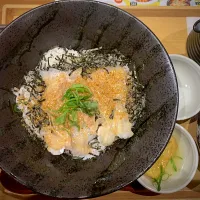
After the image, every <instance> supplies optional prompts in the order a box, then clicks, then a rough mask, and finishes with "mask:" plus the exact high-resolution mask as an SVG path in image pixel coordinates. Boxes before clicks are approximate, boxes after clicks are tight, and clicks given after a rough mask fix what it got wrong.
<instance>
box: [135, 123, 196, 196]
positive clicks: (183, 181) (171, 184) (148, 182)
mask: <svg viewBox="0 0 200 200" xmlns="http://www.w3.org/2000/svg"><path fill="white" fill-rule="evenodd" d="M173 134H174V133H173ZM175 136H176V138H177V142H178V145H179V147H180V149H181V152H182V153H181V157H182V158H183V160H182V162H183V164H182V167H181V169H180V170H179V171H178V172H176V173H175V174H173V175H172V176H170V177H169V178H168V179H167V180H165V181H162V183H161V190H160V191H157V190H156V188H155V186H154V185H153V182H152V179H151V178H149V177H148V176H146V175H143V176H141V177H140V178H139V179H138V181H139V183H140V184H141V185H143V186H144V187H145V188H147V189H149V190H151V191H153V192H156V193H173V192H177V191H179V190H181V189H183V188H184V187H186V186H187V185H188V184H189V183H190V181H191V180H192V179H193V177H194V175H195V173H196V170H197V167H198V162H199V156H198V151H197V147H196V144H195V142H194V140H193V138H192V136H191V135H190V134H189V133H188V132H187V131H186V130H185V129H184V128H183V127H182V126H180V125H178V124H176V125H175ZM178 140H179V141H178Z"/></svg>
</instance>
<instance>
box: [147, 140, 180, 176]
mask: <svg viewBox="0 0 200 200" xmlns="http://www.w3.org/2000/svg"><path fill="white" fill-rule="evenodd" d="M177 149H178V145H177V142H176V139H175V138H174V137H173V136H172V137H171V139H170V141H169V143H168V144H167V146H166V148H165V150H164V151H163V153H162V154H161V156H160V158H159V159H158V160H157V161H156V162H155V164H154V165H153V166H152V167H151V168H150V169H149V170H148V171H147V172H146V175H147V176H150V177H151V178H158V177H159V175H160V166H162V167H163V169H165V168H166V167H167V164H168V162H169V161H170V159H171V158H172V157H173V156H174V155H175V154H176V151H177Z"/></svg>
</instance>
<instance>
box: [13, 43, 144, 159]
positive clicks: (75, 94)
mask: <svg viewBox="0 0 200 200" xmlns="http://www.w3.org/2000/svg"><path fill="white" fill-rule="evenodd" d="M24 79H25V84H24V85H22V86H21V87H20V88H19V89H18V88H13V93H14V94H15V95H16V105H17V109H18V110H20V111H21V112H22V118H23V121H24V122H25V123H24V124H25V126H26V128H27V129H28V131H29V132H30V133H32V134H36V135H37V136H38V137H39V138H41V139H42V140H43V141H44V143H45V145H46V147H47V150H48V151H49V152H51V153H52V154H53V155H60V154H62V153H64V152H65V153H68V154H71V155H73V156H74V157H81V158H84V159H88V158H91V157H94V156H98V155H99V154H100V152H102V151H104V150H105V149H106V147H107V146H110V145H112V144H113V143H114V141H115V140H117V139H119V138H121V139H127V138H130V137H132V136H133V132H132V126H133V123H134V121H135V118H136V117H137V116H138V115H139V113H141V110H142V109H143V107H144V100H145V96H144V95H141V96H140V97H138V95H137V89H138V87H140V88H141V87H142V86H141V85H140V84H139V83H138V82H137V77H136V76H135V74H132V72H130V71H129V68H128V67H127V63H126V59H125V57H124V56H123V55H121V54H119V53H118V52H113V54H103V53H101V52H100V50H99V49H92V50H83V51H81V52H77V51H74V50H68V49H64V48H60V47H55V48H53V49H51V50H49V51H48V52H46V53H45V54H44V56H43V58H42V60H41V61H40V62H39V64H38V66H37V67H36V69H35V71H30V72H29V73H28V74H27V75H26V76H25V77H24ZM133 79H134V80H133ZM138 99H139V100H138Z"/></svg>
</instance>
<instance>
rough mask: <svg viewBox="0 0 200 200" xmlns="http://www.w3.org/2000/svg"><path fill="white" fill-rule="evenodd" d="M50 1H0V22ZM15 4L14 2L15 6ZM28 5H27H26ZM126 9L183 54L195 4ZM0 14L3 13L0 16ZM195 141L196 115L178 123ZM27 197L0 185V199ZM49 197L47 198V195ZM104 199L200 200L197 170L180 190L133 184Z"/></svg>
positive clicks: (198, 10) (198, 13)
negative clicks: (157, 191)
mask: <svg viewBox="0 0 200 200" xmlns="http://www.w3.org/2000/svg"><path fill="white" fill-rule="evenodd" d="M47 2H50V1H49V0H20V1H17V0H0V22H1V23H2V20H3V23H9V22H11V21H12V20H13V19H15V18H16V17H17V16H19V15H21V14H22V13H23V12H25V11H27V10H29V9H30V8H31V7H34V6H36V5H40V4H43V3H47ZM16 4H17V5H16ZM30 5H31V6H30ZM123 9H125V10H126V11H127V12H129V13H131V14H133V15H135V16H137V17H138V18H139V19H140V20H141V21H143V22H144V23H145V24H146V25H147V26H148V27H149V28H150V29H151V30H152V31H153V32H154V33H155V34H156V35H157V37H158V38H159V39H160V41H161V42H162V43H163V45H164V46H165V48H166V50H167V51H168V53H169V54H182V55H187V53H186V39H187V24H186V17H192V16H198V17H200V8H197V7H196V8H195V7H154V8H153V7H142V8H141V7H140V8H136V7H131V8H130V7H124V8H123ZM2 15H3V16H2ZM180 124H181V125H182V126H184V127H185V128H186V129H187V130H188V131H189V132H190V134H191V135H192V136H193V138H194V140H195V141H196V131H197V117H194V118H192V119H189V120H187V121H184V122H180ZM1 199H2V200H15V199H27V197H26V196H23V197H22V196H20V195H16V194H14V193H10V192H9V191H7V190H5V188H3V187H2V185H0V200H1ZM28 199H31V200H33V199H34V200H40V199H42V200H43V199H46V198H44V197H38V196H37V197H31V198H28ZM48 199H49V198H48ZM98 199H99V200H107V199H115V200H118V199H119V200H120V199H125V200H129V199H131V200H132V199H185V200H186V199H200V172H199V170H197V172H196V174H195V177H194V179H193V181H192V182H191V183H190V184H189V185H188V186H187V187H186V188H184V189H183V190H181V191H179V192H176V193H173V194H165V195H164V194H162V195H161V194H155V193H152V192H149V191H147V190H145V189H144V188H143V187H141V186H138V184H135V185H133V192H129V191H117V192H114V193H112V194H109V195H106V196H103V197H99V198H98Z"/></svg>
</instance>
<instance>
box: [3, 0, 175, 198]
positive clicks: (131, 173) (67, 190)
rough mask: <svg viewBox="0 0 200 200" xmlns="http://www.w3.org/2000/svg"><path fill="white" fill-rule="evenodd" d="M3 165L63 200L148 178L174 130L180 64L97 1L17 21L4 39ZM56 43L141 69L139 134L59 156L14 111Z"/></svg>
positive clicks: (44, 9) (42, 10) (51, 7)
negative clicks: (109, 54) (92, 152)
mask: <svg viewBox="0 0 200 200" xmlns="http://www.w3.org/2000/svg"><path fill="white" fill-rule="evenodd" d="M0 44H1V48H0V69H1V70H0V77H3V78H1V79H0V88H1V90H0V107H1V111H0V114H1V116H4V117H1V118H0V127H1V132H0V167H1V168H2V169H3V170H4V171H6V172H7V173H8V174H10V175H12V176H13V177H14V178H15V179H16V180H17V181H19V182H20V183H22V184H24V185H26V186H27V187H28V188H30V189H32V190H33V191H35V192H38V193H42V194H46V195H50V196H54V197H63V198H86V197H96V196H100V195H104V194H107V193H110V192H113V191H115V190H118V189H120V188H122V187H123V186H125V185H127V184H129V183H130V182H132V181H134V180H136V179H137V178H138V177H139V176H141V175H142V174H143V173H144V172H145V171H146V170H147V169H148V168H149V167H150V166H151V165H152V164H153V163H154V162H155V160H156V159H157V158H158V156H159V155H160V153H161V152H162V151H163V149H164V147H165V145H166V144H167V142H168V140H169V138H170V136H171V132H172V130H173V128H174V124H175V121H176V115H177V109H178V106H177V105H178V88H177V82H176V76H175V73H174V69H173V66H172V64H171V61H170V59H169V56H168V54H167V53H166V51H165V49H164V47H163V46H162V44H161V43H160V41H159V40H158V39H157V38H156V36H155V35H154V34H153V33H152V32H151V31H150V30H149V29H148V28H147V27H146V26H145V25H144V24H143V23H142V22H140V21H139V20H138V19H137V18H135V17H133V16H131V15H130V14H128V13H126V12H124V11H122V10H120V9H118V8H115V7H113V6H110V5H107V4H104V3H100V2H93V1H81V0H80V1H59V2H53V3H50V4H46V5H43V6H41V7H38V8H36V9H33V10H32V11H30V12H27V13H26V14H24V15H22V16H21V17H19V18H17V19H16V20H15V21H14V22H13V23H11V24H10V25H9V26H8V27H7V28H6V29H5V30H4V31H3V32H2V33H1V34H0ZM55 46H61V47H67V48H72V49H75V50H81V49H92V48H97V47H102V48H105V49H107V51H111V50H113V49H117V50H118V51H120V52H121V53H122V54H123V55H125V56H126V57H127V58H129V59H130V61H131V62H130V65H129V68H130V70H132V69H133V65H136V66H137V71H138V77H139V80H140V82H141V84H143V85H144V91H143V92H145V94H146V108H145V109H144V110H143V113H142V115H141V117H140V118H138V119H137V121H136V123H135V125H134V128H133V132H134V133H135V135H134V137H132V138H130V139H128V140H119V141H117V142H115V143H114V144H113V145H112V146H111V147H110V148H108V149H107V150H106V151H105V152H104V153H102V154H101V155H100V156H98V157H96V158H94V159H91V160H86V161H84V160H81V159H72V157H70V156H68V155H63V156H53V155H52V154H50V153H49V152H48V151H47V150H46V149H45V148H44V145H43V143H42V142H40V140H38V139H33V138H32V137H30V136H29V133H28V132H27V131H26V129H25V128H24V127H23V126H22V124H21V119H20V118H19V117H18V115H16V114H13V113H12V112H11V110H10V106H9V104H8V102H10V103H11V104H13V103H14V102H15V98H14V95H13V94H12V92H10V90H11V88H12V87H14V86H20V85H21V84H22V80H23V77H24V75H25V74H26V73H27V72H28V71H30V70H33V69H35V67H36V65H37V64H38V62H39V60H40V59H41V57H42V55H43V54H44V52H46V51H48V50H49V49H50V48H52V47H55Z"/></svg>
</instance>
